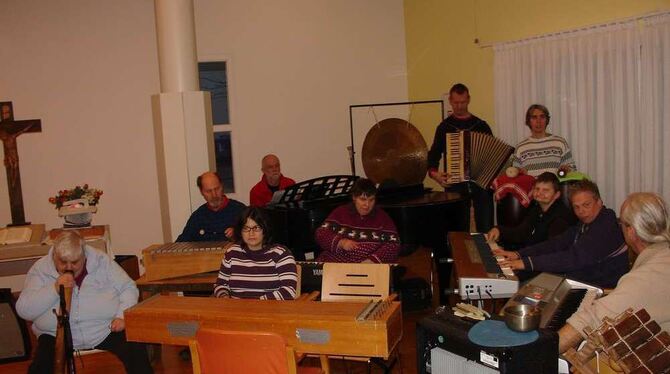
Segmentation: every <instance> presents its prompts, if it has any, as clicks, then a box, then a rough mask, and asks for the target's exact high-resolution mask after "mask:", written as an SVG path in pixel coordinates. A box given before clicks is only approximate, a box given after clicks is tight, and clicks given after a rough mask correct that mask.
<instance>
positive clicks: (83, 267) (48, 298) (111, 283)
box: [16, 231, 153, 373]
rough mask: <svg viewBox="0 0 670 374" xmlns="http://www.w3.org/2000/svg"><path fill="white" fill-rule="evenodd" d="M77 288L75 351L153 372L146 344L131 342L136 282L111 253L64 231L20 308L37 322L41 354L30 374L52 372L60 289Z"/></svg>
mask: <svg viewBox="0 0 670 374" xmlns="http://www.w3.org/2000/svg"><path fill="white" fill-rule="evenodd" d="M61 285H63V286H64V287H72V302H71V306H70V328H71V331H72V344H73V347H74V349H76V350H79V349H91V348H95V349H102V350H107V351H110V352H112V353H114V354H115V355H116V356H117V357H118V358H119V359H120V360H121V361H122V362H123V366H124V367H125V369H126V371H127V372H128V373H153V369H152V368H151V365H150V363H149V359H148V356H147V351H146V349H145V347H144V345H143V344H140V343H131V342H128V341H126V334H125V332H124V330H125V322H124V320H123V311H124V310H126V309H128V308H130V307H131V306H133V305H135V304H137V298H138V296H139V291H138V290H137V287H136V286H135V282H133V280H132V279H130V277H129V276H128V274H126V272H125V271H124V270H123V269H122V268H121V267H120V266H119V265H118V264H117V263H116V262H114V260H112V259H111V258H110V257H109V256H108V255H107V254H105V253H103V252H100V251H99V250H97V249H95V248H93V247H90V246H88V245H86V244H85V242H84V239H82V237H81V236H80V235H79V234H78V233H77V232H76V231H65V232H63V233H62V234H60V235H59V236H58V237H57V238H56V240H55V241H54V245H53V247H52V248H51V249H50V250H49V253H48V254H47V255H46V256H44V257H42V258H41V259H39V260H38V261H37V262H36V263H35V264H34V265H33V266H32V267H31V268H30V271H29V272H28V276H27V278H26V283H25V286H24V287H23V291H21V295H20V296H19V300H18V302H17V304H16V310H17V312H18V314H19V315H20V316H21V317H22V318H24V319H26V320H29V321H32V322H33V325H32V329H33V332H34V333H35V335H36V336H37V352H36V353H35V356H34V359H33V362H32V364H31V365H30V368H29V369H28V372H29V373H51V372H52V371H53V363H54V350H55V343H56V338H55V336H56V330H57V321H56V315H55V314H54V312H53V310H54V309H56V310H57V309H58V306H59V302H60V297H59V294H58V290H59V288H60V286H61Z"/></svg>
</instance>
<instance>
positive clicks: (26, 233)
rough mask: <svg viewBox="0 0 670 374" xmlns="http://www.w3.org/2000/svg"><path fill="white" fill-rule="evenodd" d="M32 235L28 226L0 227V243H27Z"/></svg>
mask: <svg viewBox="0 0 670 374" xmlns="http://www.w3.org/2000/svg"><path fill="white" fill-rule="evenodd" d="M32 235H33V230H32V229H31V228H30V227H8V228H4V229H0V244H2V245H4V244H17V243H27V242H29V241H30V238H31V237H32Z"/></svg>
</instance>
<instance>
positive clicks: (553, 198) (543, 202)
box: [486, 172, 575, 249]
mask: <svg viewBox="0 0 670 374" xmlns="http://www.w3.org/2000/svg"><path fill="white" fill-rule="evenodd" d="M558 184H559V181H558V177H557V176H556V174H554V173H550V172H545V173H542V174H540V175H539V176H538V177H537V179H536V180H535V185H534V186H533V199H534V200H533V202H532V203H531V206H530V207H529V210H528V213H527V214H526V216H525V217H524V219H523V221H522V222H521V223H520V224H519V225H518V226H516V227H505V226H496V227H494V228H492V229H491V230H489V232H488V233H486V240H487V241H489V242H491V241H493V242H497V241H500V242H502V243H503V245H504V246H505V247H507V248H515V249H516V248H523V247H527V246H529V245H533V244H537V243H541V242H543V241H545V240H547V239H549V238H553V237H555V236H558V235H560V234H562V233H563V232H564V231H565V230H567V229H568V227H570V226H571V225H573V224H574V223H575V216H574V215H573V214H572V212H571V211H570V209H568V207H566V206H565V204H563V203H562V202H561V201H560V200H558V199H559V198H560V197H561V191H560V190H559V186H558Z"/></svg>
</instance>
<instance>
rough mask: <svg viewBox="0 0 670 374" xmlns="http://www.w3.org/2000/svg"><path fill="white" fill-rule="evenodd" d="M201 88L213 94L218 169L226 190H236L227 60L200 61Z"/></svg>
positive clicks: (215, 151)
mask: <svg viewBox="0 0 670 374" xmlns="http://www.w3.org/2000/svg"><path fill="white" fill-rule="evenodd" d="M198 72H199V75H200V89H201V90H203V91H209V92H210V94H211V96H212V121H213V122H214V153H215V157H216V171H217V172H218V173H219V176H220V177H221V180H222V182H223V185H224V187H225V191H226V192H231V193H232V192H235V179H234V176H233V154H232V149H231V141H230V140H231V135H232V134H231V133H232V131H231V127H232V126H231V125H230V115H229V110H228V70H227V65H226V61H208V62H200V63H198Z"/></svg>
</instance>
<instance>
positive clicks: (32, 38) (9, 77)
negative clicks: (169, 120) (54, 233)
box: [0, 0, 161, 253]
mask: <svg viewBox="0 0 670 374" xmlns="http://www.w3.org/2000/svg"><path fill="white" fill-rule="evenodd" d="M1 8H2V11H0V45H2V46H3V47H2V48H1V49H0V100H2V101H5V100H7V101H13V103H14V114H15V116H14V117H15V119H28V118H40V119H41V120H42V133H40V134H24V135H21V136H20V137H19V140H18V143H19V145H18V148H19V158H20V168H21V177H22V184H23V200H24V206H25V211H26V219H27V220H29V221H32V222H35V223H45V224H46V225H47V227H56V226H59V225H62V220H61V219H59V218H58V217H57V212H56V210H55V209H54V206H53V205H51V204H49V203H48V198H49V196H53V195H55V194H56V193H57V191H58V190H60V189H64V188H72V187H74V186H75V185H77V184H84V183H88V184H89V185H91V186H94V187H97V188H101V189H103V190H104V195H103V196H102V199H101V201H100V205H99V210H98V213H97V214H96V216H95V217H94V223H107V224H109V225H110V226H111V234H112V244H113V246H114V247H115V249H116V248H118V249H119V250H118V251H116V252H117V253H121V252H132V251H134V250H138V249H141V248H142V247H143V246H146V245H147V244H149V243H152V242H157V241H160V238H161V233H160V210H159V203H158V196H157V191H158V189H157V187H156V183H157V175H156V162H155V155H154V144H153V124H152V118H151V101H150V96H151V95H152V94H154V93H157V92H158V90H159V81H158V65H157V54H156V41H155V27H154V16H153V2H152V1H150V0H143V1H136V0H118V1H87V0H64V1H48V0H28V1H25V0H4V1H3V2H2V6H1ZM0 169H1V171H0V224H2V225H4V224H6V223H9V222H10V221H11V218H10V212H9V201H8V197H7V196H8V195H7V184H6V183H5V180H6V179H5V169H4V168H0Z"/></svg>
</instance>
